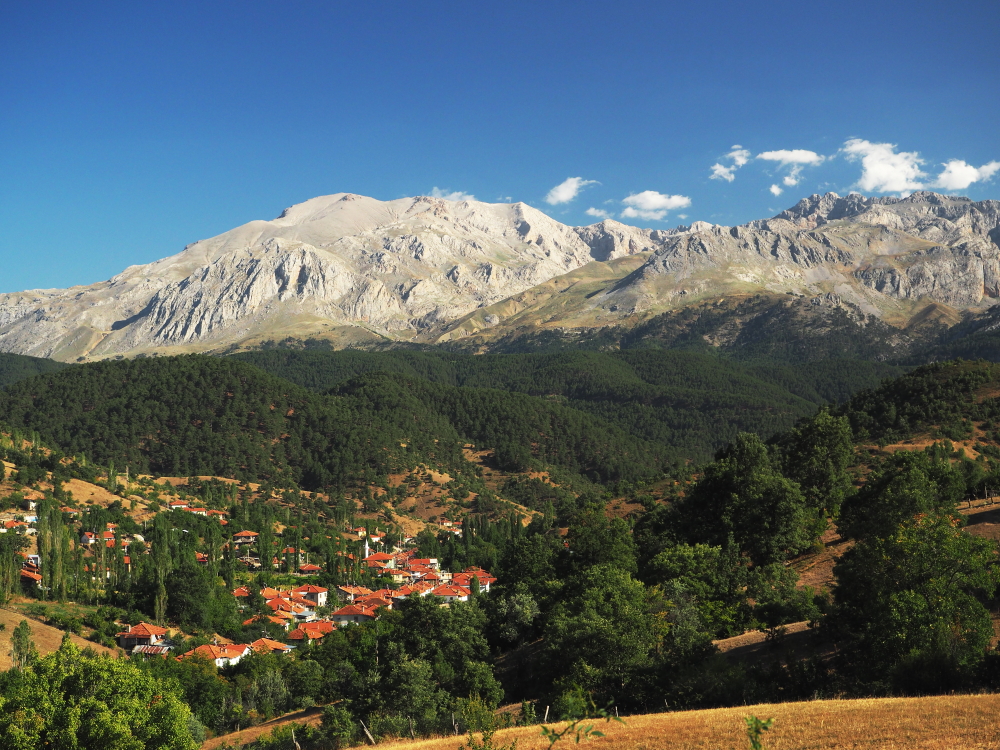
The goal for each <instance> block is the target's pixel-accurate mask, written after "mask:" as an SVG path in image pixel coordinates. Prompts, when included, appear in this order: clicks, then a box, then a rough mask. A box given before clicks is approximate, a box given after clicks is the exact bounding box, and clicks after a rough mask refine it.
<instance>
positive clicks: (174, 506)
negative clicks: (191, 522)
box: [167, 500, 188, 510]
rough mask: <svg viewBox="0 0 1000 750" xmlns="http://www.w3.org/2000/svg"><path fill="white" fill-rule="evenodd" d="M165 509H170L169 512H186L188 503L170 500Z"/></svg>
mask: <svg viewBox="0 0 1000 750" xmlns="http://www.w3.org/2000/svg"><path fill="white" fill-rule="evenodd" d="M167 507H168V508H170V510H187V508H188V502H187V500H171V501H170V502H169V503H167Z"/></svg>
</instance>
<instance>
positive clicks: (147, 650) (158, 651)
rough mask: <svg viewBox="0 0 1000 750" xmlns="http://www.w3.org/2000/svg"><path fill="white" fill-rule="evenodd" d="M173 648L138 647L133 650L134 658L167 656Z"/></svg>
mask: <svg viewBox="0 0 1000 750" xmlns="http://www.w3.org/2000/svg"><path fill="white" fill-rule="evenodd" d="M172 648H173V646H136V647H135V648H134V649H132V656H133V658H134V657H135V656H136V655H137V654H138V655H141V656H144V657H150V656H165V655H166V654H169V653H170V649H172Z"/></svg>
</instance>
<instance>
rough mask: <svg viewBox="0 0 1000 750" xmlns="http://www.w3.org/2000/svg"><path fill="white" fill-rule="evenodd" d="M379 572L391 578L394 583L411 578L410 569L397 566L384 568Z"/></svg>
mask: <svg viewBox="0 0 1000 750" xmlns="http://www.w3.org/2000/svg"><path fill="white" fill-rule="evenodd" d="M379 574H380V575H382V576H383V577H385V578H391V579H392V582H393V583H403V582H404V581H408V580H409V579H410V575H411V573H410V571H408V570H397V569H396V568H383V569H382V570H381V571H379Z"/></svg>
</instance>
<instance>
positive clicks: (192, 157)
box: [0, 0, 1000, 292]
mask: <svg viewBox="0 0 1000 750" xmlns="http://www.w3.org/2000/svg"><path fill="white" fill-rule="evenodd" d="M998 28H1000V3H996V2H995V1H992V0H991V1H989V2H987V1H986V0H981V1H979V2H963V1H962V0H957V1H955V2H950V3H940V2H924V1H923V0H917V1H911V2H905V3H904V2H895V1H890V2H882V3H877V4H873V3H860V2H840V3H836V4H830V3H826V4H818V3H801V2H796V3H791V2H782V1H780V0H779V1H776V2H767V3H761V2H758V3H753V2H740V3H736V2H700V3H689V4H684V5H683V6H682V5H680V4H673V3H670V4H668V3H639V2H618V3H607V2H602V3H596V2H572V3H570V2H559V3H556V2H530V3H529V2H504V3H495V4H484V3H468V2H463V3H457V2H440V3H435V4H421V3H406V4H403V3H380V4H369V3H351V4H348V3H342V2H330V0H326V1H322V2H321V1H318V0H301V1H298V2H291V3H277V2H257V1H255V0H248V1H245V2H240V3H236V2H214V1H213V0H203V1H201V2H180V1H175V2H171V3H157V4H154V3H135V2H129V3H124V2H122V3H116V2H102V3H93V4H86V5H85V4H81V3H70V2H51V3H19V4H15V3H8V4H6V5H5V6H4V9H3V11H2V14H0V292H9V291H18V290H22V289H30V288H45V287H55V286H59V287H62V286H69V285H72V284H84V283H92V282H95V281H99V280H102V279H106V278H108V277H110V276H111V275H113V274H114V273H117V272H118V271H121V270H122V269H123V268H125V267H126V266H128V265H132V264H136V263H146V262H149V261H152V260H155V259H157V258H161V257H165V256H167V255H172V254H174V253H176V252H179V251H180V250H181V249H182V248H183V247H184V246H185V245H186V244H188V243H190V242H194V241H196V240H198V239H202V238H205V237H209V236H212V235H215V234H218V233H220V232H224V231H226V230H228V229H231V228H232V227H234V226H237V225H239V224H243V223H245V222H247V221H250V220H253V219H270V218H274V217H275V216H277V215H278V214H279V213H280V212H281V210H282V209H283V208H285V207H286V206H288V205H291V204H294V203H298V202H301V201H303V200H306V199H308V198H311V197H314V196H316V195H323V194H328V193H336V192H354V193H360V194H363V195H370V196H373V197H376V198H380V199H383V200H388V199H393V198H399V197H403V196H409V195H419V194H430V193H431V191H432V190H433V189H434V188H438V189H439V190H443V191H446V192H452V191H457V192H461V193H466V194H471V195H475V197H476V198H477V199H479V200H486V201H498V200H515V201H524V202H526V203H529V204H531V205H533V206H535V207H537V208H540V209H542V210H544V211H546V212H547V213H549V214H550V215H552V216H553V217H555V218H557V219H558V220H560V221H563V222H566V223H569V224H576V225H579V224H589V223H593V222H594V221H597V220H598V218H596V217H595V216H594V215H593V212H602V211H603V212H606V213H607V214H609V215H612V216H614V217H615V218H618V219H620V220H623V221H627V222H629V223H634V224H637V225H640V226H651V227H668V226H675V225H676V224H679V223H690V222H691V221H694V220H703V221H710V222H713V223H721V224H735V223H740V222H744V221H748V220H750V219H755V218H761V217H764V216H768V215H771V214H773V213H775V212H777V211H780V210H781V209H783V208H785V207H787V206H789V205H792V204H794V203H795V202H796V201H797V200H799V199H800V198H802V197H804V196H806V195H809V194H810V193H814V192H825V191H827V190H833V191H836V192H839V193H841V194H845V193H847V192H849V191H851V190H856V189H859V181H860V180H862V178H863V175H864V173H865V165H864V163H863V162H862V161H861V160H860V152H859V154H858V158H856V159H855V160H850V159H849V158H847V157H848V155H847V154H846V153H845V152H844V151H843V150H842V149H843V148H844V145H845V143H846V142H847V141H848V140H849V139H861V140H863V141H865V142H868V143H869V144H886V143H888V144H895V146H896V150H895V151H894V152H890V154H898V153H899V152H905V153H911V154H914V156H913V157H912V158H911V160H910V164H911V166H913V167H914V168H915V169H917V170H918V171H921V172H922V173H923V174H924V176H923V177H917V178H915V179H913V180H911V182H913V183H915V184H920V185H924V186H927V185H931V184H933V183H935V182H936V181H937V180H938V176H939V174H940V172H941V171H942V169H943V166H942V165H943V164H944V163H946V162H949V161H951V160H962V161H964V162H966V163H967V166H969V167H975V168H979V167H984V166H988V165H990V164H991V163H992V162H996V161H998V160H1000V126H998V125H997V123H998V122H1000V117H998V115H1000V95H998V94H1000V53H998V51H997V50H998V48H1000V45H997V44H996V41H995V39H994V38H993V37H995V32H996V30H997V29H998ZM734 144H739V145H741V146H742V147H743V148H744V149H745V150H747V151H749V154H750V157H749V158H748V160H747V162H746V164H745V165H744V166H742V167H741V168H739V169H737V170H735V171H733V172H732V173H731V175H730V176H732V177H733V179H732V181H728V180H726V179H712V178H711V174H712V166H713V165H714V164H720V165H722V166H723V167H729V166H732V165H733V162H732V160H731V159H730V160H728V161H727V160H726V158H725V155H726V154H727V153H729V152H730V151H731V150H732V147H733V145H734ZM873 148H874V147H873ZM792 149H799V150H806V151H810V152H813V153H814V154H815V155H817V156H822V157H825V158H824V160H823V161H822V163H819V164H812V165H803V166H802V167H801V173H800V174H799V175H798V178H797V179H798V181H797V184H795V185H789V184H786V182H785V178H786V177H789V176H790V172H791V170H792V168H793V167H794V164H785V165H784V166H782V164H781V162H780V161H774V160H770V161H769V160H766V159H761V158H755V157H757V156H758V155H759V154H760V153H762V152H773V151H784V150H792ZM885 153H886V152H885V151H884V149H883V156H884V155H885ZM917 159H919V160H921V161H919V162H918V161H916V160H917ZM897 161H898V160H897ZM904 161H905V160H904ZM897 166H898V164H897ZM903 166H904V167H905V164H904V165H903ZM989 171H990V170H989V169H987V170H984V171H983V172H982V175H983V176H982V178H981V179H977V181H975V182H972V183H971V184H969V185H968V187H967V188H963V189H953V190H944V191H945V192H953V193H956V194H963V195H968V196H969V197H971V198H974V199H976V200H981V199H985V198H1000V172H993V173H992V176H990V177H988V178H987V177H986V173H988V172H989ZM569 177H580V178H582V180H593V181H596V182H595V183H592V184H586V185H585V186H583V187H582V188H581V189H580V190H579V191H578V193H577V195H576V197H575V198H574V199H573V200H570V201H568V202H563V203H558V204H551V203H549V202H546V200H545V199H546V196H547V195H549V191H550V190H551V189H552V188H554V187H555V186H556V185H558V184H560V183H562V182H563V181H564V180H566V179H567V178H569ZM872 179H874V178H872ZM953 182H954V181H953ZM959 182H961V180H959ZM890 183H891V180H890V181H888V182H887V181H885V180H883V181H882V182H881V183H880V186H879V187H878V188H877V189H868V190H863V191H862V192H865V193H866V194H899V192H902V191H900V190H890V189H888V187H887V186H888V185H890ZM772 185H774V186H776V189H780V190H781V194H780V195H774V194H773V193H772V188H771V186H772ZM936 189H939V190H943V189H942V188H936ZM645 191H653V192H654V193H656V194H660V195H661V197H662V196H681V197H683V198H684V199H687V203H684V201H682V200H680V199H677V200H675V201H672V202H671V201H670V200H667V199H665V198H663V199H662V200H661V199H655V198H653V199H652V200H651V201H646V202H643V200H642V199H640V198H637V199H633V204H634V206H638V207H639V211H638V213H640V214H641V215H639V216H631V217H630V216H627V215H626V216H624V217H623V216H622V212H623V211H626V209H627V208H628V205H627V204H625V203H623V201H624V200H625V199H626V198H628V196H630V195H637V194H643V193H644V192H645ZM569 192H572V191H569ZM564 194H565V193H564ZM647 197H648V196H647ZM657 200H660V203H657ZM668 204H669V205H670V206H671V207H670V208H667V209H664V210H658V209H656V206H658V205H660V206H665V205H668ZM587 209H593V212H592V214H591V215H588V214H587V213H586V212H587ZM626 213H627V212H626ZM682 216H683V217H686V218H681V217H682ZM643 217H646V218H643ZM649 217H657V218H649Z"/></svg>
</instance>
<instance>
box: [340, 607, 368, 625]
mask: <svg viewBox="0 0 1000 750" xmlns="http://www.w3.org/2000/svg"><path fill="white" fill-rule="evenodd" d="M376 617H377V615H376V614H375V610H374V609H369V608H368V607H366V606H364V605H363V604H348V605H347V606H346V607H341V608H340V609H338V610H337V611H336V612H334V613H333V614H332V615H330V620H332V621H333V622H335V623H336V624H337V625H352V624H353V625H356V624H358V623H362V622H371V621H372V620H374V619H375V618H376Z"/></svg>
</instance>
